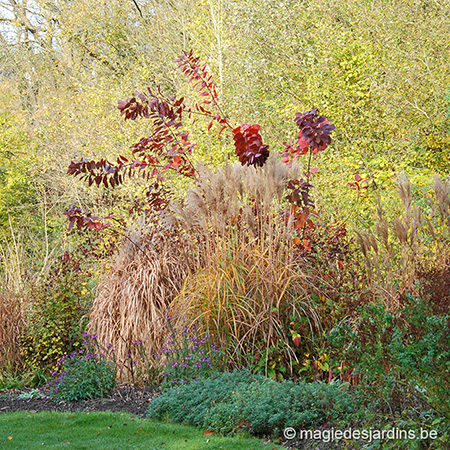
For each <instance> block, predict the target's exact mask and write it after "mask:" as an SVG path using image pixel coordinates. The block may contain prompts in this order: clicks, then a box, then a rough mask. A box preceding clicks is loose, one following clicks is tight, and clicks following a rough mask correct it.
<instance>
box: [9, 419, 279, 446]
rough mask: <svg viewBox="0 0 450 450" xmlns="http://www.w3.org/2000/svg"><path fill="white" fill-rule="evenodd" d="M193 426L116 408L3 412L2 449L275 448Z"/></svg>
mask: <svg viewBox="0 0 450 450" xmlns="http://www.w3.org/2000/svg"><path fill="white" fill-rule="evenodd" d="M204 431H205V430H201V429H198V428H194V427H189V426H184V425H178V424H169V423H165V422H157V421H153V420H149V419H142V418H140V417H137V416H133V415H131V414H126V413H112V412H91V413H86V412H76V413H55V412H37V413H29V412H20V413H10V414H0V449H2V450H3V449H16V450H34V449H43V448H44V449H45V448H52V449H58V450H60V449H80V450H81V449H88V450H126V449H133V450H138V449H145V450H164V449H171V450H195V449H198V450H206V449H208V450H219V449H220V450H222V449H223V450H252V449H253V450H263V449H264V450H272V449H277V450H278V449H282V448H283V447H281V446H279V445H275V444H273V443H267V444H264V443H263V441H261V440H259V439H255V438H248V437H245V436H236V437H224V436H216V435H203V432H204Z"/></svg>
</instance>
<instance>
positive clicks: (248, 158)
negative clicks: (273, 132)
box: [233, 123, 269, 167]
mask: <svg viewBox="0 0 450 450" xmlns="http://www.w3.org/2000/svg"><path fill="white" fill-rule="evenodd" d="M260 128H261V127H260V126H259V125H248V124H246V123H244V124H242V125H239V126H238V127H237V128H235V129H234V130H233V135H234V145H235V147H236V156H237V157H238V158H239V162H240V163H241V164H242V165H243V166H245V165H247V166H259V167H261V166H263V165H264V164H265V163H266V161H267V158H268V157H269V146H268V145H264V144H263V142H262V137H261V135H260V134H259V130H260Z"/></svg>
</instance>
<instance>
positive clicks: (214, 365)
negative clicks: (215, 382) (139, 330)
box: [155, 317, 224, 385]
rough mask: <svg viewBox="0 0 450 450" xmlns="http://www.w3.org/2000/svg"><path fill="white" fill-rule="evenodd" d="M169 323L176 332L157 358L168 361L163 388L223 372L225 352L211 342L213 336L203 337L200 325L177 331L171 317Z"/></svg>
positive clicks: (165, 363) (165, 362)
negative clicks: (218, 371) (200, 332)
mask: <svg viewBox="0 0 450 450" xmlns="http://www.w3.org/2000/svg"><path fill="white" fill-rule="evenodd" d="M167 324H168V326H169V328H170V330H171V332H172V333H171V334H170V336H169V341H168V343H167V344H166V345H164V346H163V348H162V349H161V353H159V354H158V355H155V356H156V357H157V358H164V373H163V385H175V384H186V383H187V382H188V381H191V380H194V381H195V380H196V379H197V378H199V377H201V376H208V375H209V374H210V373H212V372H214V371H217V370H220V368H221V366H222V359H223V355H224V353H223V352H222V351H221V350H219V349H218V347H217V345H215V344H212V343H211V337H210V335H209V334H206V335H205V336H204V337H199V334H198V325H197V324H193V325H191V326H188V325H185V326H183V328H182V329H177V328H175V327H173V325H172V322H171V318H170V317H168V319H167Z"/></svg>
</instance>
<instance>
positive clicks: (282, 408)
mask: <svg viewBox="0 0 450 450" xmlns="http://www.w3.org/2000/svg"><path fill="white" fill-rule="evenodd" d="M354 408H355V405H354V403H353V401H352V397H351V395H350V394H349V392H348V390H347V387H346V386H345V385H342V384H340V383H324V382H314V383H306V382H304V381H301V382H298V383H294V382H292V381H283V382H278V381H275V380H271V379H269V378H266V377H264V376H262V375H253V374H251V373H250V372H249V371H246V370H243V371H234V372H232V373H216V374H214V375H211V376H210V377H209V378H200V379H199V380H197V381H193V382H190V383H188V384H186V385H182V386H176V387H173V388H171V389H169V390H166V391H165V392H164V393H163V394H162V395H161V396H160V397H157V398H155V399H153V400H152V401H151V404H150V409H149V412H148V416H149V417H155V418H164V417H166V416H168V417H169V418H170V419H172V420H174V421H176V422H181V423H187V424H192V425H196V426H199V427H202V428H205V429H208V430H213V431H218V432H221V433H230V432H236V431H239V430H247V431H250V432H251V433H254V434H269V435H279V434H280V433H281V431H282V430H283V429H284V428H285V427H287V426H290V427H293V428H296V429H301V428H305V427H314V426H315V427H318V426H321V425H323V424H324V423H325V422H332V423H335V424H340V425H343V424H346V423H348V422H349V420H350V418H351V415H352V414H354V412H355V409H354Z"/></svg>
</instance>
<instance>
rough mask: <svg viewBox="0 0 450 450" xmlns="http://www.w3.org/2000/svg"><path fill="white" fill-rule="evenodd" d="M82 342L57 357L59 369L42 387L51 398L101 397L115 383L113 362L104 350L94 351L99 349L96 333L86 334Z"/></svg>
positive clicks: (77, 398)
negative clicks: (80, 347) (73, 349)
mask: <svg viewBox="0 0 450 450" xmlns="http://www.w3.org/2000/svg"><path fill="white" fill-rule="evenodd" d="M85 345H86V347H85V348H82V349H81V350H79V351H74V352H72V353H71V354H70V355H64V356H63V358H62V359H61V360H60V361H58V365H60V366H61V371H60V372H58V371H56V370H55V371H54V372H53V373H52V375H53V376H54V377H55V378H54V379H53V380H52V381H50V382H49V383H48V384H47V386H46V388H45V392H46V394H47V395H48V396H49V397H50V398H53V399H55V400H64V401H77V400H85V399H88V398H89V399H92V398H100V397H104V396H105V395H106V394H108V393H109V392H110V391H111V389H112V388H113V387H114V386H115V384H116V368H115V364H114V362H112V361H110V360H108V359H107V357H106V355H105V354H102V353H96V352H95V351H96V350H99V348H98V346H97V345H96V336H95V335H93V336H91V337H90V339H89V338H88V339H87V340H86V341H85ZM95 347H96V348H95Z"/></svg>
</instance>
